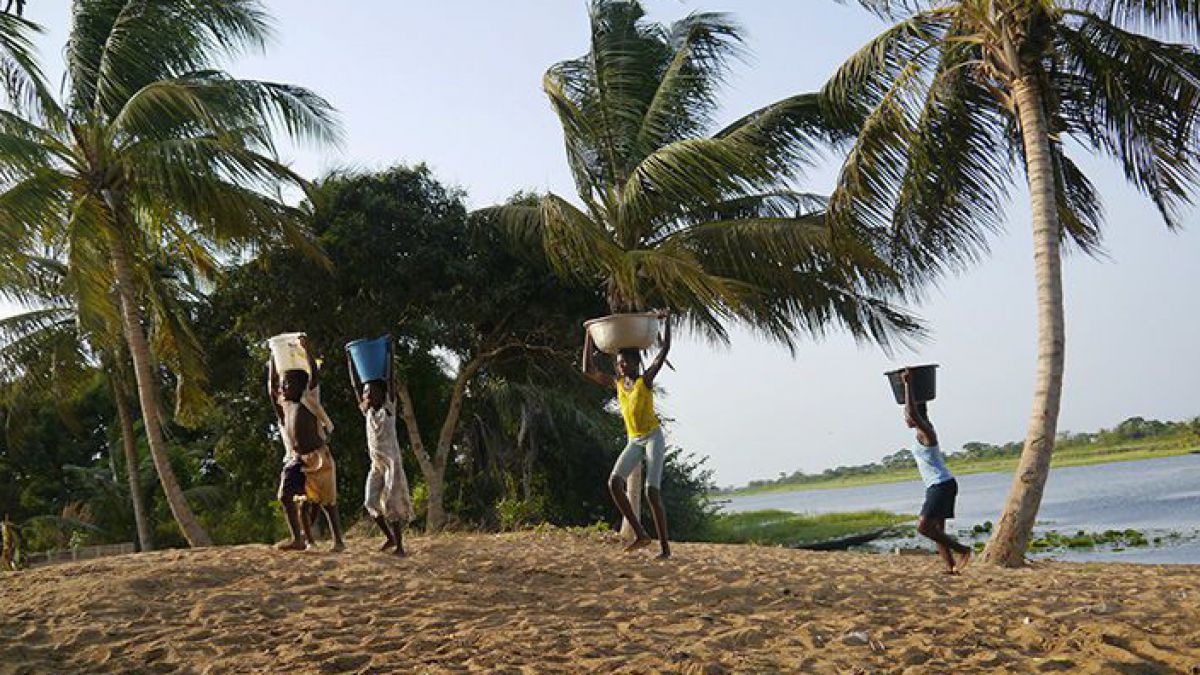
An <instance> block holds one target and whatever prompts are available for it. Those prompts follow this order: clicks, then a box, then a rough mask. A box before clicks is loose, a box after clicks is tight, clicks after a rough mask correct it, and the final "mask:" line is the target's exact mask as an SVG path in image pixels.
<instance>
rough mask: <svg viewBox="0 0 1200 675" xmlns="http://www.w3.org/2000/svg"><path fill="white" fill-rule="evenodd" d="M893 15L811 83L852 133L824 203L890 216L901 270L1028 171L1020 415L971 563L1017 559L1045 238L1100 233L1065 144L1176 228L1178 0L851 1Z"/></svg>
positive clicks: (1051, 349) (1051, 284) (972, 225)
mask: <svg viewBox="0 0 1200 675" xmlns="http://www.w3.org/2000/svg"><path fill="white" fill-rule="evenodd" d="M860 2H861V4H863V5H865V6H867V7H868V8H870V9H872V10H874V11H875V12H877V13H878V14H880V15H881V16H883V17H885V18H888V19H890V20H894V21H896V23H895V25H893V26H891V27H890V28H888V29H887V30H886V31H884V32H883V33H882V34H880V35H879V36H878V37H876V38H875V39H874V40H872V41H871V42H869V43H868V44H867V45H866V46H864V47H863V48H862V49H861V50H860V51H859V52H858V53H856V54H855V55H854V56H853V57H851V59H850V60H849V61H847V62H846V63H845V64H844V65H843V66H842V67H841V69H840V70H839V71H838V72H837V73H836V74H835V76H834V77H833V79H832V80H831V81H830V82H829V84H828V85H827V87H826V90H825V94H826V95H827V97H828V100H829V102H830V104H831V107H832V108H833V109H834V110H836V111H837V114H839V115H840V116H841V117H842V119H844V120H845V121H847V122H853V123H855V124H856V125H857V127H858V136H857V139H856V141H855V142H854V143H853V145H852V147H851V148H850V151H849V155H848V157H847V159H846V162H845V165H844V168H843V170H842V173H841V177H840V179H839V184H838V187H837V189H836V190H835V193H834V195H833V196H832V198H831V204H830V213H831V217H832V219H833V221H834V222H835V223H857V224H858V225H860V226H865V227H867V228H889V231H890V234H889V236H890V239H889V240H888V241H887V242H886V243H887V245H890V246H891V247H892V248H893V251H895V252H896V253H897V255H896V257H895V259H894V261H893V262H894V266H895V267H896V268H898V269H899V270H900V271H901V272H902V273H904V274H905V276H906V277H907V278H917V277H922V276H926V275H928V274H930V273H937V272H939V271H943V270H946V269H949V268H954V267H958V266H961V265H962V264H964V263H966V262H969V261H971V260H973V259H975V258H977V257H978V256H980V255H981V254H982V253H984V252H985V251H986V245H987V242H986V236H987V234H989V233H990V232H993V231H995V230H997V229H998V228H999V226H1000V224H1001V223H1002V221H1003V217H1004V202H1005V199H1006V196H1007V191H1008V188H1009V187H1010V183H1011V179H1012V178H1013V171H1014V169H1015V168H1016V167H1018V166H1020V167H1021V168H1023V169H1024V173H1025V178H1026V180H1027V182H1028V187H1029V193H1030V203H1031V207H1032V211H1033V223H1032V224H1033V241H1034V262H1035V272H1036V276H1037V301H1038V356H1037V385H1036V389H1035V393H1034V400H1033V413H1032V415H1031V417H1030V421H1029V429H1028V433H1027V436H1026V439H1025V446H1024V449H1023V451H1022V454H1021V461H1020V465H1019V466H1018V468H1017V472H1016V475H1015V476H1014V480H1013V485H1012V489H1011V492H1010V493H1009V497H1008V502H1007V504H1006V505H1005V507H1004V512H1003V514H1002V515H1001V516H1000V518H999V521H998V523H997V527H996V530H995V533H994V534H993V535H992V538H991V540H990V541H989V542H988V546H987V549H986V550H985V553H984V558H985V560H987V561H990V562H993V563H996V564H1000V565H1007V566H1015V565H1019V564H1021V563H1022V561H1023V557H1024V552H1025V550H1026V547H1027V545H1028V543H1029V537H1030V535H1031V533H1032V530H1033V525H1034V521H1035V519H1036V517H1037V512H1038V506H1039V504H1040V502H1041V498H1042V491H1043V488H1044V486H1045V483H1046V478H1047V476H1048V473H1049V464H1050V455H1051V452H1052V451H1053V449H1054V438H1055V432H1056V427H1057V422H1058V412H1059V401H1060V398H1061V393H1062V376H1063V360H1064V353H1065V351H1064V347H1065V330H1064V320H1063V292H1062V271H1061V252H1060V249H1061V246H1062V243H1063V241H1064V240H1070V241H1074V242H1075V243H1076V244H1077V245H1079V246H1080V247H1082V248H1083V249H1084V250H1086V251H1091V250H1094V249H1095V248H1096V246H1097V245H1098V243H1099V241H1100V225H1101V222H1102V208H1101V204H1100V200H1099V195H1098V194H1097V192H1096V189H1095V187H1094V186H1093V184H1092V183H1091V182H1090V181H1089V180H1088V179H1087V177H1086V176H1085V175H1084V173H1083V172H1082V171H1081V170H1080V169H1079V167H1078V166H1077V165H1076V164H1075V163H1074V162H1073V161H1072V160H1071V159H1070V158H1069V157H1068V155H1067V153H1066V148H1067V147H1068V145H1069V142H1070V141H1074V142H1076V143H1077V144H1078V145H1080V146H1082V147H1083V148H1086V149H1088V150H1090V151H1092V152H1094V153H1096V154H1100V155H1104V156H1107V157H1109V158H1111V159H1113V160H1115V161H1116V162H1117V163H1118V164H1119V165H1120V167H1121V168H1122V169H1123V170H1124V173H1125V177H1126V179H1127V180H1129V181H1130V182H1131V183H1132V184H1133V185H1134V186H1135V187H1136V188H1137V189H1138V190H1140V191H1141V192H1142V193H1144V194H1146V195H1147V196H1149V197H1150V199H1151V200H1152V201H1153V202H1154V204H1155V206H1157V208H1158V210H1159V212H1160V213H1161V214H1162V217H1163V219H1164V220H1165V221H1166V223H1167V226H1168V227H1170V228H1175V227H1177V226H1178V225H1179V213H1180V208H1181V207H1182V206H1184V205H1186V204H1188V203H1189V201H1190V198H1189V194H1188V192H1189V190H1190V189H1193V188H1194V187H1195V185H1196V183H1197V177H1198V173H1197V170H1198V169H1200V164H1198V163H1197V159H1198V157H1197V148H1200V132H1198V130H1200V127H1198V126H1197V121H1198V120H1197V116H1198V115H1200V53H1198V52H1197V49H1196V46H1195V44H1190V45H1189V44H1174V43H1171V42H1167V41H1163V40H1162V39H1159V37H1161V36H1172V35H1173V36H1186V37H1187V38H1190V40H1191V41H1192V42H1193V43H1194V41H1195V40H1196V38H1197V37H1198V36H1200V8H1198V7H1197V6H1196V5H1195V4H1194V3H1182V2H1147V1H1146V0H957V1H950V0H929V1H920V0H913V1H895V0H892V1H889V0H860Z"/></svg>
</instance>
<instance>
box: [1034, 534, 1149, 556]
mask: <svg viewBox="0 0 1200 675" xmlns="http://www.w3.org/2000/svg"><path fill="white" fill-rule="evenodd" d="M1149 545H1150V542H1149V541H1148V540H1147V539H1146V536H1145V535H1144V534H1142V533H1141V532H1138V531H1137V530H1105V531H1103V532H1085V531H1084V530H1079V531H1078V532H1076V533H1075V534H1062V533H1060V532H1055V531H1049V532H1043V533H1041V534H1040V535H1038V536H1037V537H1036V538H1035V539H1034V540H1033V541H1032V542H1030V544H1029V548H1030V550H1032V551H1033V552H1035V553H1036V552H1038V551H1047V550H1053V549H1062V548H1096V547H1097V546H1106V547H1111V548H1113V549H1115V550H1119V549H1123V548H1133V547H1141V546H1149Z"/></svg>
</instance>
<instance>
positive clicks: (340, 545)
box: [329, 541, 346, 553]
mask: <svg viewBox="0 0 1200 675" xmlns="http://www.w3.org/2000/svg"><path fill="white" fill-rule="evenodd" d="M345 550H346V542H344V541H336V542H334V543H333V546H330V547H329V552H330V553H341V552H342V551H345Z"/></svg>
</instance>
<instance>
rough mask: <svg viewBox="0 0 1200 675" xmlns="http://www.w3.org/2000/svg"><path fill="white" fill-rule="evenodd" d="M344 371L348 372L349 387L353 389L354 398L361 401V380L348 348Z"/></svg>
mask: <svg viewBox="0 0 1200 675" xmlns="http://www.w3.org/2000/svg"><path fill="white" fill-rule="evenodd" d="M346 372H347V373H350V388H351V389H352V390H353V391H354V400H355V401H356V402H361V401H362V381H361V380H359V379H358V371H357V370H355V368H354V359H352V358H350V348H349V347H347V348H346Z"/></svg>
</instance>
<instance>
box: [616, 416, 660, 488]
mask: <svg viewBox="0 0 1200 675" xmlns="http://www.w3.org/2000/svg"><path fill="white" fill-rule="evenodd" d="M666 451H667V440H666V438H664V437H663V432H662V427H659V428H657V429H655V430H654V431H651V432H650V433H648V434H646V435H645V436H638V437H637V438H631V439H629V442H628V443H626V444H625V451H624V452H622V453H621V456H620V457H618V458H617V463H616V464H614V465H613V470H612V475H613V476H620V477H621V479H622V480H629V475H630V474H632V473H633V470H634V469H636V468H637V467H638V465H639V464H641V463H642V460H645V461H646V487H652V488H659V487H662V474H663V457H664V455H665V454H666Z"/></svg>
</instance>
